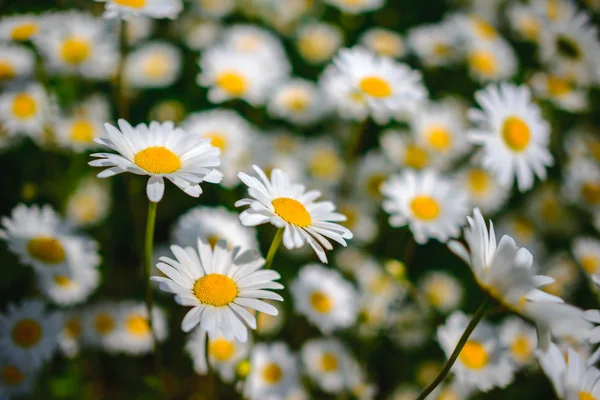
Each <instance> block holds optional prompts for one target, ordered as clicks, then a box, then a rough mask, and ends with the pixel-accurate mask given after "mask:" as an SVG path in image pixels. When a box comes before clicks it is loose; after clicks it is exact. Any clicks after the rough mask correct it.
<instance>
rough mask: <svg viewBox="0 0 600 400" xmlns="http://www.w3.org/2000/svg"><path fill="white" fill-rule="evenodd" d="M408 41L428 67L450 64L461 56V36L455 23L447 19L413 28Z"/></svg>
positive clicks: (409, 32)
mask: <svg viewBox="0 0 600 400" xmlns="http://www.w3.org/2000/svg"><path fill="white" fill-rule="evenodd" d="M407 43H408V46H409V48H410V49H411V50H412V51H413V52H414V53H415V54H416V55H417V57H418V58H419V60H420V61H421V63H423V64H424V65H425V66H426V67H441V66H448V65H451V64H453V63H455V62H456V60H457V59H458V56H459V52H458V47H459V46H458V43H459V37H458V35H457V32H456V29H455V27H454V24H452V23H448V22H447V21H443V22H441V23H438V24H422V25H419V26H417V27H414V28H411V29H410V30H409V31H408V36H407Z"/></svg>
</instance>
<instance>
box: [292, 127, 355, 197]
mask: <svg viewBox="0 0 600 400" xmlns="http://www.w3.org/2000/svg"><path fill="white" fill-rule="evenodd" d="M299 154H300V158H301V159H302V160H305V161H304V162H305V163H306V172H307V175H308V177H309V178H311V182H310V183H311V186H314V187H316V188H317V189H321V190H322V191H325V193H327V192H329V190H330V189H332V188H333V187H335V186H337V185H339V183H340V181H341V180H342V179H343V176H344V171H345V162H344V158H343V156H342V151H341V149H340V145H339V143H338V142H337V141H335V140H332V139H331V138H328V137H321V138H318V139H312V140H307V141H306V143H305V144H304V146H303V149H301V152H300V153H299Z"/></svg>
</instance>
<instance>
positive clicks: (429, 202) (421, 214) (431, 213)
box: [410, 195, 440, 221]
mask: <svg viewBox="0 0 600 400" xmlns="http://www.w3.org/2000/svg"><path fill="white" fill-rule="evenodd" d="M410 209H411V211H412V213H413V215H414V216H415V217H416V218H418V219H421V220H424V221H432V220H434V219H436V218H437V217H438V215H440V206H439V204H438V202H437V201H436V200H435V199H434V198H433V197H431V196H427V195H422V196H415V198H413V199H412V200H411V202H410Z"/></svg>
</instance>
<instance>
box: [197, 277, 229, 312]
mask: <svg viewBox="0 0 600 400" xmlns="http://www.w3.org/2000/svg"><path fill="white" fill-rule="evenodd" d="M194 295H195V296H196V298H197V299H198V301H200V303H202V304H209V305H211V306H214V307H224V306H226V305H227V304H229V303H231V302H232V301H233V300H235V298H236V297H237V295H238V288H237V285H236V284H235V282H234V281H233V279H231V278H230V277H228V276H227V275H223V274H208V275H205V276H203V277H202V278H200V279H198V280H197V281H196V283H195V284H194Z"/></svg>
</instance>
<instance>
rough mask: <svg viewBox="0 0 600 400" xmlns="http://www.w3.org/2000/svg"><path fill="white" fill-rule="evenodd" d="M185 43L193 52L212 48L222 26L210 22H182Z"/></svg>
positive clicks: (196, 20)
mask: <svg viewBox="0 0 600 400" xmlns="http://www.w3.org/2000/svg"><path fill="white" fill-rule="evenodd" d="M181 22H182V27H181V29H182V35H183V42H184V43H185V45H186V46H187V47H189V48H190V49H191V50H197V51H199V50H204V49H206V48H208V47H209V46H212V45H213V44H214V43H215V42H216V41H217V38H218V36H219V33H220V32H221V28H222V27H221V25H220V24H219V23H218V22H214V21H208V20H198V19H196V18H192V19H191V20H185V19H184V20H182V21H181Z"/></svg>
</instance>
